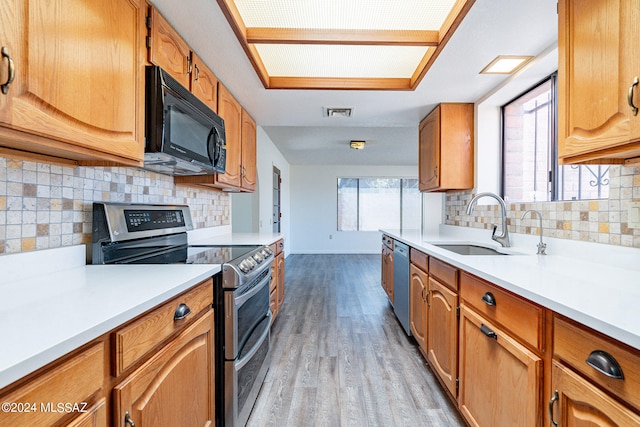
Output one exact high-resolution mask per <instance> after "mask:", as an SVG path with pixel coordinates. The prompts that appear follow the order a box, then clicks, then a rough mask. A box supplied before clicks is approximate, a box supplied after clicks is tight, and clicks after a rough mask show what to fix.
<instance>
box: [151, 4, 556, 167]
mask: <svg viewBox="0 0 640 427" xmlns="http://www.w3.org/2000/svg"><path fill="white" fill-rule="evenodd" d="M153 3H154V5H155V6H156V7H157V8H158V10H160V12H161V13H162V14H163V15H164V16H165V17H166V18H167V20H168V21H169V22H170V23H171V24H172V25H173V26H174V28H175V29H176V30H177V31H178V32H179V33H180V34H181V35H182V37H183V38H184V39H185V40H186V41H187V43H188V44H189V45H190V46H191V48H192V49H193V50H194V51H196V52H197V53H198V55H199V56H200V57H201V58H202V59H203V60H204V61H205V62H206V63H207V64H208V65H209V67H210V68H211V69H212V70H213V72H214V73H215V74H216V76H217V77H218V78H219V79H220V81H221V82H223V84H224V85H225V86H226V87H227V88H228V89H229V90H230V91H231V92H232V93H233V95H234V96H235V97H236V99H237V100H238V101H239V102H240V103H241V104H242V105H243V107H244V108H245V109H246V110H247V111H248V112H249V113H250V114H251V116H252V117H253V118H254V119H255V121H256V123H257V125H258V126H261V127H262V128H263V129H264V131H265V132H266V133H267V135H269V137H270V138H271V140H272V141H273V143H274V144H275V145H276V146H277V147H278V149H279V150H280V151H281V152H282V154H283V155H284V156H285V158H286V159H287V160H288V161H289V162H290V163H291V164H293V165H305V164H343V165H345V164H346V165H351V164H353V165H366V164H370V165H415V164H417V135H418V123H419V122H420V120H421V119H422V118H423V117H424V116H425V115H426V114H427V113H429V112H430V111H431V110H432V109H433V107H434V106H435V105H436V104H438V103H440V102H476V101H478V100H479V99H481V98H483V97H485V95H486V94H487V93H489V92H491V91H493V90H494V89H495V88H496V87H499V86H500V85H502V84H504V81H505V80H506V79H508V78H509V77H508V76H503V75H480V74H478V73H479V71H480V70H482V69H483V68H484V67H485V66H486V65H487V64H488V63H489V62H491V60H493V59H494V58H495V57H496V56H498V55H534V56H537V55H539V54H541V53H543V52H547V51H548V48H549V47H551V46H553V45H554V44H555V43H556V42H557V20H558V16H557V13H556V8H557V6H556V5H557V0H476V2H475V4H474V5H473V6H472V8H471V10H470V11H469V13H468V14H467V16H466V17H465V19H464V20H463V22H462V23H461V24H460V27H459V28H458V30H457V31H456V33H455V34H454V35H453V37H452V38H451V39H450V40H449V42H448V44H447V46H446V47H445V49H444V50H443V52H442V53H441V54H440V56H439V57H438V59H437V60H436V62H435V64H434V65H433V66H432V67H431V69H430V70H429V71H428V72H427V74H426V76H425V77H424V79H423V80H422V82H421V83H420V85H419V86H418V88H417V89H416V90H415V91H384V92H382V91H328V90H279V89H272V90H266V89H264V87H263V86H262V84H261V82H260V80H259V79H258V77H257V75H256V74H255V71H254V69H253V67H252V66H251V64H250V63H249V60H248V59H247V57H246V55H245V53H244V51H243V50H242V47H241V46H240V43H239V42H238V40H237V38H236V37H235V35H234V33H233V31H232V30H231V28H230V26H229V24H228V23H227V21H226V19H225V18H224V16H223V15H222V13H221V11H220V9H219V7H218V4H217V2H216V1H215V0H182V1H180V2H176V1H175V0H154V1H153ZM538 64H542V65H538V66H536V64H535V62H534V64H533V65H532V66H531V67H529V69H528V70H526V71H524V74H523V77H524V76H527V73H528V76H527V77H528V80H530V81H533V82H535V81H537V80H539V79H541V78H543V77H544V76H546V75H548V74H549V73H550V72H551V71H553V68H554V64H551V68H552V69H549V61H548V60H546V61H539V62H538ZM323 107H353V108H354V113H353V115H352V117H351V118H328V117H324V116H323V110H322V109H323ZM351 139H357V140H366V141H367V146H366V148H365V149H364V150H353V149H350V148H349V141H350V140H351Z"/></svg>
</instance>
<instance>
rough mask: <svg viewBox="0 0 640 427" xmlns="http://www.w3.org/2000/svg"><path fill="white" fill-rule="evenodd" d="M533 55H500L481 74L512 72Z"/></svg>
mask: <svg viewBox="0 0 640 427" xmlns="http://www.w3.org/2000/svg"><path fill="white" fill-rule="evenodd" d="M531 58H533V56H514V55H499V56H497V57H496V58H495V59H494V60H493V61H491V62H490V63H489V65H487V66H486V67H484V68H483V69H482V71H480V74H512V73H515V72H516V71H517V70H519V69H520V68H522V66H523V65H524V64H526V63H527V62H529V61H530V60H531Z"/></svg>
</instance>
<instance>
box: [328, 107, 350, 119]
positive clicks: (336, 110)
mask: <svg viewBox="0 0 640 427" xmlns="http://www.w3.org/2000/svg"><path fill="white" fill-rule="evenodd" d="M322 112H323V115H324V116H325V117H351V114H353V108H352V107H323V108H322Z"/></svg>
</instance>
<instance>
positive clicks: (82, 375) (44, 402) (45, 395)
mask: <svg viewBox="0 0 640 427" xmlns="http://www.w3.org/2000/svg"><path fill="white" fill-rule="evenodd" d="M107 352H108V350H107V346H106V340H102V341H99V342H97V343H95V344H92V345H89V346H88V348H86V349H85V350H82V351H80V352H78V353H76V354H74V355H72V356H71V357H70V358H69V359H68V360H66V361H64V362H62V363H55V364H53V365H52V366H50V367H47V368H45V369H46V370H45V371H44V372H43V373H42V374H40V375H37V376H35V377H34V378H33V379H32V380H30V381H28V382H27V383H26V384H24V385H22V386H20V387H18V388H17V389H16V390H14V391H12V392H10V393H8V394H5V393H2V391H0V401H1V402H9V403H13V404H15V405H16V406H15V407H11V406H9V407H8V408H5V407H4V406H3V410H2V411H0V426H49V425H60V424H64V425H68V424H69V423H76V422H77V423H78V424H77V425H84V424H83V421H84V420H86V418H87V416H88V415H87V414H85V413H83V412H81V411H83V410H87V411H91V409H93V408H95V407H96V406H99V403H94V404H92V400H93V399H95V398H94V397H93V396H96V395H97V394H99V393H101V392H102V391H103V390H104V384H105V382H104V381H105V380H104V379H105V369H106V364H107V358H106V355H107ZM66 403H70V404H75V403H78V404H79V405H82V406H79V407H78V408H77V409H78V410H74V411H68V410H65V408H64V407H63V408H60V409H61V410H60V409H59V407H58V404H63V405H64V404H66ZM85 403H87V407H85V406H84V404H85ZM25 406H26V407H25ZM7 409H9V410H7ZM95 420H96V423H95V425H96V426H106V425H107V418H106V412H105V411H102V412H100V411H98V413H97V414H96V415H95Z"/></svg>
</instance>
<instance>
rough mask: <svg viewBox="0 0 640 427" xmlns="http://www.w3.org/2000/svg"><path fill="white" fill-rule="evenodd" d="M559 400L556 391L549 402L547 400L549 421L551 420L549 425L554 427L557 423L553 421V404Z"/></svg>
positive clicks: (556, 426)
mask: <svg viewBox="0 0 640 427" xmlns="http://www.w3.org/2000/svg"><path fill="white" fill-rule="evenodd" d="M558 399H559V396H558V390H556V391H555V392H554V393H553V396H551V400H549V419H550V420H551V424H553V425H554V426H555V427H558V423H557V422H556V421H555V420H554V419H553V404H554V403H556V402H557V401H558Z"/></svg>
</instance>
